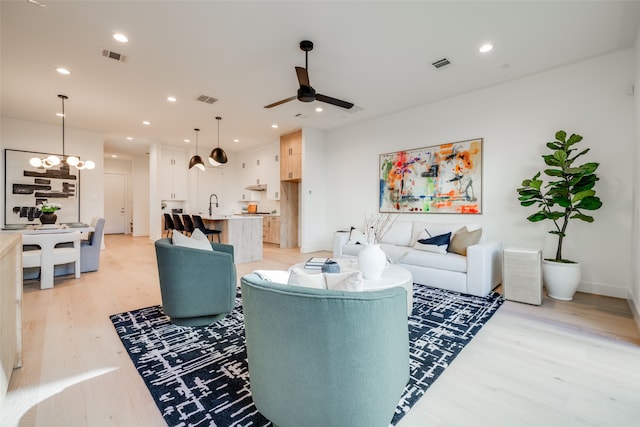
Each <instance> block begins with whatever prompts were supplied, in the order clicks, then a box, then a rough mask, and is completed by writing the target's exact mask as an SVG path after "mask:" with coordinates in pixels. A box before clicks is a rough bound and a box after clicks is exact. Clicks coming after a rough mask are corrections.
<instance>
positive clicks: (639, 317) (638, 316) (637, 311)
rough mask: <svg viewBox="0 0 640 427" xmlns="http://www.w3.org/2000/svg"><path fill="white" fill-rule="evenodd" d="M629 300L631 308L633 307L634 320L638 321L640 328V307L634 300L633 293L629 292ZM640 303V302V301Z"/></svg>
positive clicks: (639, 327)
mask: <svg viewBox="0 0 640 427" xmlns="http://www.w3.org/2000/svg"><path fill="white" fill-rule="evenodd" d="M627 300H628V301H629V308H631V314H632V315H633V320H635V321H636V325H637V326H638V329H640V307H638V306H637V305H636V302H635V301H634V300H633V295H632V294H631V292H629V297H628V298H627ZM639 303H640V302H639Z"/></svg>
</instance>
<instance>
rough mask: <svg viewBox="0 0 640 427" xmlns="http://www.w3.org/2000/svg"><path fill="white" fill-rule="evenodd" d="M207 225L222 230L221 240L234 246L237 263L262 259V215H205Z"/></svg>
mask: <svg viewBox="0 0 640 427" xmlns="http://www.w3.org/2000/svg"><path fill="white" fill-rule="evenodd" d="M202 221H204V224H205V227H207V228H211V229H216V230H220V231H221V234H220V241H221V242H222V243H226V244H228V245H232V246H233V253H234V259H235V262H236V263H237V264H239V263H243V262H251V261H258V260H261V259H262V217H261V216H257V215H250V216H248V215H212V216H203V217H202Z"/></svg>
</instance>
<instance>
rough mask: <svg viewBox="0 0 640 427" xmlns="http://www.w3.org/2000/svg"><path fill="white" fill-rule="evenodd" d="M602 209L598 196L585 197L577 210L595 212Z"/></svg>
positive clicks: (577, 206)
mask: <svg viewBox="0 0 640 427" xmlns="http://www.w3.org/2000/svg"><path fill="white" fill-rule="evenodd" d="M601 207H602V201H600V198H599V197H596V196H590V197H585V198H584V199H582V200H580V203H578V204H577V205H576V209H586V210H588V211H595V210H596V209H600V208H601Z"/></svg>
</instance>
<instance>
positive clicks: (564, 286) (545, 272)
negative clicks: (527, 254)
mask: <svg viewBox="0 0 640 427" xmlns="http://www.w3.org/2000/svg"><path fill="white" fill-rule="evenodd" d="M580 277H581V274H580V263H579V262H576V263H566V262H555V261H548V260H546V259H545V260H543V261H542V280H543V281H544V286H545V288H547V294H548V295H549V296H550V297H551V298H554V299H557V300H562V301H571V300H572V299H573V295H574V294H575V293H576V290H577V289H578V285H579V284H580Z"/></svg>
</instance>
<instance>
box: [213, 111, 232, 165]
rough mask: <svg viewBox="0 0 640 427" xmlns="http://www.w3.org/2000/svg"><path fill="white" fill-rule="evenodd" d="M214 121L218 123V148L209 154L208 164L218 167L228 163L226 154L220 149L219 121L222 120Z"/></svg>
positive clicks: (217, 118)
mask: <svg viewBox="0 0 640 427" xmlns="http://www.w3.org/2000/svg"><path fill="white" fill-rule="evenodd" d="M216 120H217V121H218V146H217V147H216V148H214V149H213V150H211V154H209V163H211V165H212V166H220V165H221V164H225V163H227V161H228V158H227V153H225V152H224V150H223V149H222V148H220V120H222V117H216Z"/></svg>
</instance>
